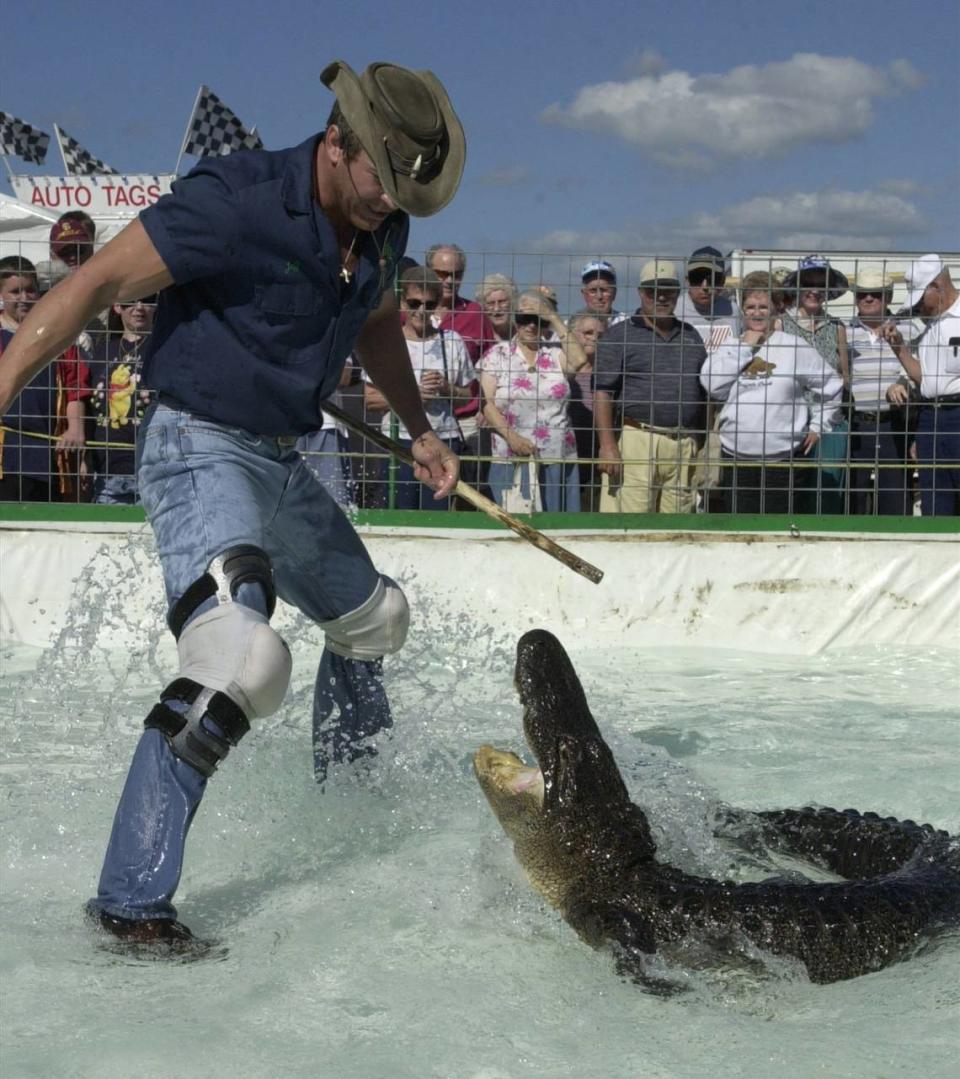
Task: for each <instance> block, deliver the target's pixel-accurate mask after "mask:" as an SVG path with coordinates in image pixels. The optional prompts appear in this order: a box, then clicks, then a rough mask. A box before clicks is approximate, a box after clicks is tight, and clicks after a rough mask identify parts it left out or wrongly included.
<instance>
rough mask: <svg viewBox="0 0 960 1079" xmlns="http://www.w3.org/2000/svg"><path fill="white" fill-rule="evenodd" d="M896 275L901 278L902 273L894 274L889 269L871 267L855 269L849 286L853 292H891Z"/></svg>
mask: <svg viewBox="0 0 960 1079" xmlns="http://www.w3.org/2000/svg"><path fill="white" fill-rule="evenodd" d="M898 277H899V278H901V279H902V277H903V274H899V275H894V274H892V273H890V271H889V270H877V269H872V268H868V269H865V270H857V272H856V274H855V275H854V276H853V278H852V280H851V284H850V287H851V288H852V289H853V291H854V292H893V286H894V285H895V284H896V281H897V278H898Z"/></svg>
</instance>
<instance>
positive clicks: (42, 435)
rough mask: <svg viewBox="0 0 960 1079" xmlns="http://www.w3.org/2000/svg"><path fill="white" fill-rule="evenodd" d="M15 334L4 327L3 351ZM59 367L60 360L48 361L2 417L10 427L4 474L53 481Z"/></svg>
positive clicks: (0, 455) (2, 454)
mask: <svg viewBox="0 0 960 1079" xmlns="http://www.w3.org/2000/svg"><path fill="white" fill-rule="evenodd" d="M12 337H13V334H12V333H11V332H10V331H9V330H0V352H3V351H5V350H6V348H7V346H8V345H9V344H10V340H11V338H12ZM0 362H2V360H0ZM58 369H59V365H58V364H57V363H48V364H47V365H46V366H45V367H44V368H43V369H42V370H41V371H38V372H37V373H36V374H35V375H34V376H33V378H32V379H30V381H29V382H28V383H27V384H26V386H24V387H23V389H22V390H21V391H20V393H19V394H17V396H16V397H15V398H14V399H13V401H11V402H10V408H9V409H8V410H7V413H6V415H5V416H4V417H3V420H2V423H3V426H4V427H6V428H9V430H6V431H0V445H2V451H0V460H2V465H0V467H2V473H0V475H3V476H14V475H20V476H27V477H29V478H30V479H32V480H40V481H41V482H43V483H49V482H50V476H51V470H52V467H53V460H52V454H51V450H52V449H53V444H52V443H51V441H50V437H49V436H50V435H52V434H53V432H54V430H55V428H56V424H57V396H58V394H59V392H60V386H59V383H58V381H57V374H58Z"/></svg>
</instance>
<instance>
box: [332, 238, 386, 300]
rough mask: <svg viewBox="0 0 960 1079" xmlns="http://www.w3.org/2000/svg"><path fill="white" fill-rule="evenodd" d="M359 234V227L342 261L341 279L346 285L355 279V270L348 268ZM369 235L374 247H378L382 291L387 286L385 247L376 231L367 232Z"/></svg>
mask: <svg viewBox="0 0 960 1079" xmlns="http://www.w3.org/2000/svg"><path fill="white" fill-rule="evenodd" d="M359 235H360V231H359V230H358V229H354V230H353V239H352V240H351V241H350V246H349V247H348V248H347V254H346V256H345V257H344V260H343V262H341V263H340V280H341V281H342V282H343V283H344V284H345V285H349V284H350V282H351V281H352V280H353V271H352V270H348V269H347V263H348V262H349V261H350V259H351V258H353V248H354V245H355V244H356V242H357V237H358V236H359ZM367 235H368V236H370V237H371V239H372V240H373V244H374V247H376V249H377V263H378V265H379V267H380V291H381V292H382V291H383V289H384V288H386V272H387V260H386V257H385V256H384V253H383V248H382V247H381V246H380V241H379V240H378V239H377V234H376V233H375V232H369V233H367ZM359 257H360V256H359V255H358V256H357V258H358V259H359Z"/></svg>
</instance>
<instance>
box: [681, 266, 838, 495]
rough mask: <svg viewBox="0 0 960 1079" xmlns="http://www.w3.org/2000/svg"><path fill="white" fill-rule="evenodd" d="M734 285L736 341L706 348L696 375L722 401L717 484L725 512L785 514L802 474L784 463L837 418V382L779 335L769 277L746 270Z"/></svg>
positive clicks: (809, 352)
mask: <svg viewBox="0 0 960 1079" xmlns="http://www.w3.org/2000/svg"><path fill="white" fill-rule="evenodd" d="M741 289H742V291H741V295H740V309H741V315H742V321H743V332H742V333H741V336H740V341H739V343H738V344H731V345H722V346H721V347H720V348H718V349H716V350H715V351H714V352H711V353H709V354H708V356H707V359H706V362H705V363H704V365H703V368H702V370H701V373H700V381H701V382H702V383H703V387H704V389H705V390H706V391H707V393H708V394H710V396H711V397H714V398H716V399H718V400H720V401H722V402H723V407H722V409H721V411H720V421H719V432H720V447H721V454H722V458H723V463H724V467H723V471H722V476H721V487H722V488H723V490H724V492H725V495H726V499H727V506H726V509H727V510H728V511H729V512H731V513H791V512H794V511H795V499H794V494H795V492H796V491H797V490H800V489H802V488H803V487H804V485H805V483H806V482H807V480H806V478H805V477H806V473H808V472H809V470H808V469H804V468H799V469H794V468H793V467H791V466H792V464H793V462H794V461H795V459H796V458H797V457H798V456H800V457H803V456H807V455H809V454H810V452H811V451H812V450H813V449H814V447H815V446H816V444H817V442H818V441H819V439H820V437H821V436H822V434H823V432H825V431H829V430H830V427H831V425H832V423H833V422H834V421H835V419H836V418H837V417H838V416H839V406H840V399H841V394H842V392H843V380H842V379H841V378H840V375H839V373H838V372H837V371H835V370H834V369H833V367H832V366H831V365H830V364H828V363H827V362H826V360H825V359H824V358H823V356H821V354H820V353H819V352H817V351H816V349H814V348H813V347H812V346H811V345H809V344H808V343H807V342H806V341H804V340H802V339H801V338H799V337H797V336H795V335H793V334H787V333H784V332H783V330H782V328H781V319H780V317H779V316H778V315H777V306H778V304H779V302H780V300H781V297H780V296H779V295H777V293H778V291H779V290H778V289H777V288H776V287H775V284H774V281H773V279H772V278H771V276H770V275H769V274H767V273H752V274H748V275H747V276H746V277H745V278H744V281H743V284H742V286H741ZM808 397H811V398H814V399H816V400H817V404H816V406H815V407H813V408H811V406H810V404H809V403H808Z"/></svg>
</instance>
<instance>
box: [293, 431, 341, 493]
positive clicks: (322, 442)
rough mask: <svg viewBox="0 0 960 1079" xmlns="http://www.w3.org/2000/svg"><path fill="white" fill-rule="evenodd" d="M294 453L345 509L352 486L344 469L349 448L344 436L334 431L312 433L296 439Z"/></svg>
mask: <svg viewBox="0 0 960 1079" xmlns="http://www.w3.org/2000/svg"><path fill="white" fill-rule="evenodd" d="M297 449H298V450H299V451H300V453H302V454H303V455H304V456H303V459H304V461H305V462H306V465H307V468H309V469H310V471H311V472H312V473H313V474H314V475H315V476H316V477H317V479H318V480H319V481H320V482H321V483H322V484H323V486H324V487H326V489H327V490H328V491H329V492H330V495H331V497H332V498H333V499H334V500H335V501H336V502H338V503H339V504H340V505H341V506H348V505H349V504H350V502H351V496H352V486H353V484H352V482H351V479H350V471H349V468H348V466H347V459H348V458H347V454H348V453H349V450H350V446H349V440H348V439H347V437H346V435H342V434H341V433H340V432H339V431H337V430H335V429H334V428H330V427H328V428H326V429H325V430H322V431H313V432H312V433H311V434H309V435H303V436H301V437H300V438H298V439H297Z"/></svg>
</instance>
